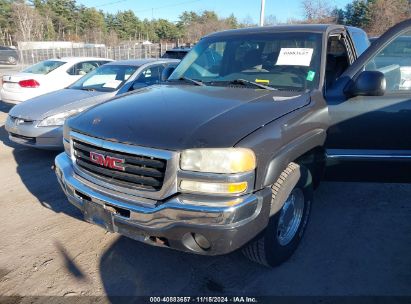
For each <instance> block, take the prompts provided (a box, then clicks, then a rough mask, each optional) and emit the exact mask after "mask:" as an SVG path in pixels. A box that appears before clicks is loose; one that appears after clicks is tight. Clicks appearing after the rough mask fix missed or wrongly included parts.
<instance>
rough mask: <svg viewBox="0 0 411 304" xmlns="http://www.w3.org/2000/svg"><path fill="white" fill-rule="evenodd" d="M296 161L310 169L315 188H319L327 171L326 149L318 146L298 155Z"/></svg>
mask: <svg viewBox="0 0 411 304" xmlns="http://www.w3.org/2000/svg"><path fill="white" fill-rule="evenodd" d="M294 162H295V163H297V164H299V165H302V166H304V167H306V168H307V169H308V170H310V172H311V175H312V179H313V186H314V189H316V188H318V186H319V185H320V181H321V179H322V178H323V176H324V171H325V149H324V148H323V147H321V146H317V147H315V148H313V149H311V150H310V151H308V152H306V153H304V154H303V155H301V156H300V157H298V158H297V159H296V160H294Z"/></svg>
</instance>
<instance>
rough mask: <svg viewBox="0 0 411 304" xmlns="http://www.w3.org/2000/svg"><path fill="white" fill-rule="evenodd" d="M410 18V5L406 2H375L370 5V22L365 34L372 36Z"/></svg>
mask: <svg viewBox="0 0 411 304" xmlns="http://www.w3.org/2000/svg"><path fill="white" fill-rule="evenodd" d="M407 18H410V4H409V2H408V1H407V0H375V1H374V2H373V3H372V4H371V22H370V25H369V28H367V29H366V30H367V32H368V33H369V34H370V35H372V36H374V35H380V34H382V33H384V32H385V31H386V30H387V29H388V28H390V27H391V26H393V25H395V24H397V23H398V22H400V21H403V20H405V19H407Z"/></svg>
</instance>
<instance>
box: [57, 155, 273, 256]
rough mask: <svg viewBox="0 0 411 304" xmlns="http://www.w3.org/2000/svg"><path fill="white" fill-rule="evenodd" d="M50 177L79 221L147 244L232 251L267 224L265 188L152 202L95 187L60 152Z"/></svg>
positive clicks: (268, 193)
mask: <svg viewBox="0 0 411 304" xmlns="http://www.w3.org/2000/svg"><path fill="white" fill-rule="evenodd" d="M55 164H56V175H57V177H58V180H59V183H60V185H61V187H62V189H63V191H64V192H65V194H66V195H67V198H68V200H69V201H70V202H71V203H72V204H73V205H74V206H76V207H77V208H79V209H80V210H81V211H82V212H83V213H84V216H85V219H86V220H87V221H89V222H92V223H94V224H97V225H100V226H102V227H104V228H105V229H107V230H109V231H112V232H118V233H120V234H123V235H125V236H128V237H130V238H133V239H136V240H139V241H143V242H145V243H149V244H151V245H157V246H163V247H169V248H173V249H177V250H182V251H188V252H193V253H198V254H207V255H218V254H225V253H228V252H231V251H234V250H236V249H238V248H240V247H241V246H243V245H244V244H245V243H247V242H248V241H249V240H251V239H252V238H253V237H255V236H256V235H257V234H258V233H259V232H260V231H262V230H263V229H264V228H265V227H266V226H267V224H268V220H269V212H270V202H271V190H270V189H269V188H266V189H263V190H260V191H257V192H255V193H253V194H248V195H245V196H241V197H236V198H216V197H209V196H198V195H183V194H179V195H176V196H173V197H171V198H169V199H166V200H164V201H153V200H148V199H146V198H142V197H138V196H134V197H133V199H130V195H125V196H124V199H123V198H122V194H121V193H115V192H113V190H109V189H105V188H101V187H96V186H95V185H94V184H92V183H90V182H88V181H87V180H84V179H83V178H82V177H80V176H78V175H77V174H76V173H75V172H74V169H73V165H72V161H71V159H70V158H69V157H68V156H67V154H65V153H61V154H59V155H58V156H57V157H56V160H55Z"/></svg>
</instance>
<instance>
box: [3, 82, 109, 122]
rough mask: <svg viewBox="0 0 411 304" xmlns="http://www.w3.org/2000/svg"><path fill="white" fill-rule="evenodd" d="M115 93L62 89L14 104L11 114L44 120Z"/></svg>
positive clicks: (99, 100) (96, 101)
mask: <svg viewBox="0 0 411 304" xmlns="http://www.w3.org/2000/svg"><path fill="white" fill-rule="evenodd" d="M114 94H115V93H113V92H110V93H107V92H97V91H83V90H74V89H62V90H58V91H54V92H51V93H47V94H44V95H41V96H38V97H35V98H32V99H29V100H27V101H24V102H22V103H20V104H18V105H16V106H14V107H13V108H12V109H11V110H10V112H9V114H10V115H11V116H13V117H19V118H24V119H27V120H42V119H44V118H46V117H48V116H51V115H54V114H58V113H61V112H65V111H69V110H73V109H77V108H81V107H83V106H88V105H90V106H91V105H93V104H96V103H98V102H101V101H103V100H105V99H107V98H109V97H111V96H113V95H114Z"/></svg>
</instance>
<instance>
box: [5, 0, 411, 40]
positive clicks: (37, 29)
mask: <svg viewBox="0 0 411 304" xmlns="http://www.w3.org/2000/svg"><path fill="white" fill-rule="evenodd" d="M301 10H302V13H303V16H304V17H303V18H302V19H290V20H287V23H339V24H346V25H352V26H358V27H361V28H363V29H365V30H366V31H367V32H368V33H369V34H370V35H379V34H381V33H382V32H384V31H385V30H386V29H387V28H389V27H390V26H392V25H394V24H396V23H398V22H399V21H402V20H404V19H407V18H410V2H409V1H408V0H353V1H352V2H351V3H349V4H347V5H346V7H345V8H343V9H337V8H335V7H332V6H330V4H329V2H328V1H326V0H302V2H301ZM272 24H277V19H276V17H275V16H273V15H269V16H267V18H266V25H272ZM254 25H256V24H255V23H254V22H253V20H252V19H251V18H250V17H247V18H245V19H244V20H242V21H241V22H240V21H239V20H238V19H237V18H236V17H235V16H234V15H233V14H232V15H230V16H228V17H224V18H223V17H220V16H218V15H217V13H216V12H214V11H203V12H201V13H196V12H193V11H185V12H183V13H182V14H181V15H180V16H179V18H178V20H177V22H170V21H168V20H165V19H152V20H148V19H143V20H142V19H140V18H138V16H136V14H135V13H134V12H133V11H132V10H126V11H119V12H117V13H115V14H113V13H105V12H103V11H102V10H98V9H96V8H93V7H86V6H84V5H81V4H78V3H77V2H76V0H0V43H1V44H3V45H11V44H16V42H17V41H43V40H66V41H82V42H88V43H104V44H106V45H118V44H119V43H121V42H124V41H142V40H149V41H152V42H158V41H176V40H180V41H184V42H196V41H197V40H198V39H199V38H200V37H202V36H204V35H206V34H208V33H210V32H214V31H219V30H225V29H231V28H239V27H247V26H254Z"/></svg>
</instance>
